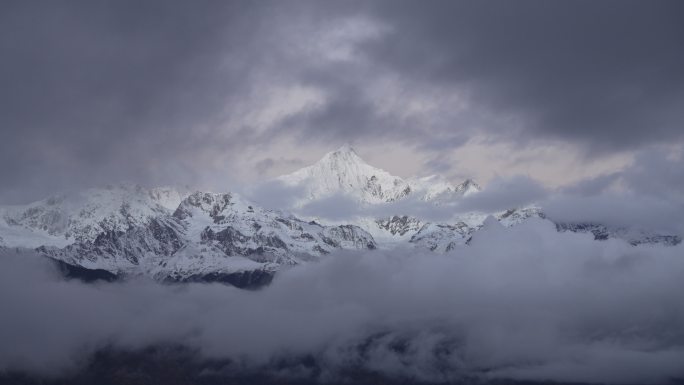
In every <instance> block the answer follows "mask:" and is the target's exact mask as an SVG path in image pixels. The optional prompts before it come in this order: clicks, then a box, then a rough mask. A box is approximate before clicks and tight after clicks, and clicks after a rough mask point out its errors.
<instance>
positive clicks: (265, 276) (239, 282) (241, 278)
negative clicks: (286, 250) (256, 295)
mask: <svg viewBox="0 0 684 385" xmlns="http://www.w3.org/2000/svg"><path fill="white" fill-rule="evenodd" d="M274 276H275V272H273V271H268V270H263V269H262V270H250V271H240V272H236V273H220V272H217V273H209V274H198V275H192V276H189V277H182V278H174V277H168V278H166V279H165V280H164V282H166V283H181V282H182V283H187V282H200V283H223V284H228V285H231V286H235V287H237V288H240V289H248V290H256V289H261V288H263V287H265V286H268V285H269V284H270V283H271V281H273V277H274Z"/></svg>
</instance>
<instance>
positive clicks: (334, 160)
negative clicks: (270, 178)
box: [278, 144, 410, 202]
mask: <svg viewBox="0 0 684 385" xmlns="http://www.w3.org/2000/svg"><path fill="white" fill-rule="evenodd" d="M278 180H280V181H281V182H284V183H286V184H288V185H301V186H303V187H305V190H306V195H307V198H308V199H316V198H321V197H324V196H330V195H335V194H345V195H351V196H353V197H355V198H356V199H358V200H360V201H362V202H388V201H393V200H396V199H398V198H400V197H402V196H404V195H406V194H407V193H408V191H410V190H407V188H408V184H407V183H406V182H405V181H403V180H402V179H401V178H399V177H396V176H393V175H390V174H389V173H388V172H386V171H384V170H381V169H379V168H376V167H373V166H371V165H369V164H368V163H366V162H365V161H364V160H363V159H361V157H359V155H358V154H357V153H356V151H355V150H354V148H353V147H352V146H351V145H349V144H345V145H343V146H342V147H340V148H338V149H337V150H335V151H332V152H329V153H327V154H325V155H324V156H323V158H321V159H320V160H319V161H318V162H316V163H314V164H313V165H311V166H308V167H304V168H302V169H300V170H298V171H295V172H293V173H292V174H288V175H283V176H281V177H279V178H278Z"/></svg>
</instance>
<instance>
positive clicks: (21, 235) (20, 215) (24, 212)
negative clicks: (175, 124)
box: [0, 183, 184, 247]
mask: <svg viewBox="0 0 684 385" xmlns="http://www.w3.org/2000/svg"><path fill="white" fill-rule="evenodd" d="M183 197H184V193H183V192H182V191H179V190H177V189H174V188H170V187H159V188H152V189H145V188H143V187H141V186H138V185H134V184H126V183H124V184H119V185H111V186H106V187H104V188H92V189H87V190H84V191H80V192H77V193H74V194H68V195H58V196H53V197H50V198H47V199H44V200H41V201H37V202H33V203H30V204H27V205H15V206H4V207H3V206H0V234H2V235H3V238H4V243H5V245H6V246H8V247H38V246H57V247H63V246H66V245H69V244H71V243H74V242H86V241H92V240H94V239H95V238H96V237H97V236H98V235H100V234H101V233H103V232H107V231H125V230H127V229H128V228H131V227H135V226H142V225H145V224H146V223H148V222H149V221H150V220H151V219H152V218H155V217H157V216H160V215H164V214H167V213H170V212H172V211H173V210H174V209H175V208H176V207H177V206H178V204H180V202H181V200H182V198H183Z"/></svg>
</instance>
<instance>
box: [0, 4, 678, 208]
mask: <svg viewBox="0 0 684 385" xmlns="http://www.w3.org/2000/svg"><path fill="white" fill-rule="evenodd" d="M683 19H684V3H682V2H681V1H649V2H646V1H602V2H595V1H572V2H563V3H561V2H547V1H515V2H509V1H483V2H454V1H441V2H440V1H433V2H430V3H429V5H428V4H426V3H424V2H417V1H412V2H401V1H387V2H385V1H364V2H356V1H344V2H321V1H310V2H309V1H273V2H269V1H258V2H253V1H249V2H248V1H244V2H237V1H232V2H228V1H221V2H219V1H192V2H188V1H183V2H181V1H156V2H155V1H148V2H143V3H141V2H138V1H49V2H48V1H45V2H39V1H33V2H26V1H3V2H2V3H0V52H1V55H2V60H0V165H1V166H0V202H3V203H11V202H21V201H27V200H31V199H34V198H40V197H43V196H45V195H49V194H51V193H53V192H56V191H60V190H63V189H66V188H80V187H85V186H92V185H99V184H103V183H108V182H112V181H118V180H129V181H135V182H140V183H143V184H146V185H157V184H190V185H193V186H198V187H200V186H201V187H206V188H212V189H231V188H232V187H231V186H235V185H238V184H243V183H246V182H253V181H256V180H262V179H266V178H268V177H271V176H274V175H278V174H281V173H284V172H289V171H292V170H294V169H296V168H299V167H302V166H303V165H306V164H309V163H312V162H314V161H315V160H317V159H318V158H319V157H320V156H321V155H323V154H324V153H325V152H328V151H330V150H333V149H335V148H336V147H339V146H340V145H341V144H343V143H346V142H351V143H352V144H353V145H354V147H355V148H356V150H357V152H358V153H359V154H360V155H361V156H362V157H363V158H365V159H366V160H367V161H368V162H369V163H371V164H374V165H377V166H379V167H382V168H384V169H386V170H388V171H390V172H391V173H393V174H396V175H399V176H404V177H405V176H411V175H415V174H419V175H420V174H423V175H427V174H432V173H440V174H443V175H445V176H447V177H449V178H452V179H453V180H455V181H458V180H460V179H462V178H465V177H473V178H475V179H476V180H478V181H480V182H481V183H483V184H486V183H487V182H488V181H490V180H491V179H492V178H495V177H509V176H514V175H519V174H523V175H526V176H529V177H531V178H533V179H535V180H538V181H540V182H541V183H542V184H543V185H545V186H558V185H564V184H569V183H573V182H575V181H579V180H589V181H594V182H596V181H601V180H602V179H601V178H610V175H612V174H613V173H615V172H617V171H620V170H622V169H624V168H625V167H628V168H632V167H634V166H639V164H638V161H639V159H642V158H640V157H643V156H642V155H640V154H644V153H649V154H653V153H654V152H655V153H664V154H666V155H668V154H676V153H677V152H678V151H679V152H681V151H682V147H683V143H684V123H683V122H684V70H682V68H684V49H682V47H684V23H682V20H683ZM668 156H669V155H668ZM651 158H652V157H651ZM637 168H638V167H637ZM597 177H598V178H597ZM663 180H665V179H663ZM582 183H585V182H582ZM596 183H598V182H596ZM673 183H679V184H681V181H676V180H675V181H673ZM582 186H585V187H586V186H587V185H586V184H583V185H582ZM673 186H674V187H676V186H677V185H676V184H674V185H672V186H670V187H673Z"/></svg>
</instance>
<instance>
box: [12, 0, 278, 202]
mask: <svg viewBox="0 0 684 385" xmlns="http://www.w3.org/2000/svg"><path fill="white" fill-rule="evenodd" d="M0 7H2V10H1V11H0V50H1V51H2V53H3V54H2V56H3V59H2V60H1V61H0V76H1V77H2V87H0V129H1V130H2V140H0V163H2V165H3V167H2V169H1V171H0V178H1V179H2V181H3V189H2V190H3V191H2V192H1V194H0V196H3V195H4V196H5V197H8V196H9V198H19V197H20V196H21V195H24V194H28V193H30V192H33V191H34V190H35V189H38V190H40V189H41V188H42V189H45V188H47V187H57V188H60V187H64V186H65V185H66V186H73V185H78V184H79V183H88V184H90V183H103V182H105V181H107V180H112V179H114V180H117V179H121V178H132V179H141V178H163V177H164V175H159V174H162V172H163V171H168V170H165V169H164V168H165V167H168V163H169V162H171V163H175V164H177V166H183V165H184V162H185V161H187V160H188V158H189V155H188V152H192V151H195V152H201V151H202V150H204V149H206V148H207V147H211V146H225V147H226V148H229V147H230V144H231V142H230V141H227V140H224V138H221V137H220V136H217V135H215V134H216V129H215V126H216V125H217V124H218V123H219V122H220V120H221V119H222V118H224V116H223V115H222V114H223V113H224V108H225V106H226V105H227V104H230V103H231V102H233V101H234V98H235V97H236V96H237V95H240V94H241V93H245V92H247V90H248V89H247V85H248V82H249V81H250V74H251V72H250V71H249V69H250V68H251V67H252V66H255V65H257V64H258V58H257V57H255V56H254V55H253V51H254V48H253V44H256V42H257V41H259V39H260V37H261V36H262V35H259V34H258V29H259V25H260V20H261V19H260V17H258V15H262V14H264V13H267V12H268V11H269V6H268V4H266V3H258V4H257V3H252V2H201V1H200V2H192V3H190V2H181V1H170V2H167V1H165V2H145V3H140V2H135V1H95V2H88V1H84V2H30V3H28V2H19V1H17V2H3V4H2V5H1V6H0ZM260 47H261V48H262V49H267V48H268V44H266V43H264V42H263V41H262V44H261V45H260ZM203 125H205V126H209V127H210V129H209V130H208V131H206V130H205V132H204V133H203V134H202V131H199V130H198V131H197V132H196V131H194V130H195V129H196V128H197V127H198V126H200V127H201V126H203ZM168 168H171V167H168ZM155 170H156V174H155ZM182 171H183V170H177V172H179V173H181V172H182ZM13 186H14V187H16V188H15V189H14V190H13V189H12V187H13ZM41 192H42V191H41Z"/></svg>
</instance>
